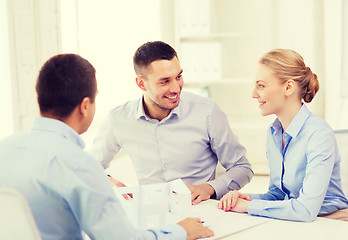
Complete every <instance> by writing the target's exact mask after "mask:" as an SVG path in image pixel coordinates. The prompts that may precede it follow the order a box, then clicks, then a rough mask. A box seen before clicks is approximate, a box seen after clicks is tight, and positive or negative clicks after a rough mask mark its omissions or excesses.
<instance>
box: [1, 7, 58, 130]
mask: <svg viewBox="0 0 348 240" xmlns="http://www.w3.org/2000/svg"><path fill="white" fill-rule="evenodd" d="M7 3H8V28H9V54H10V57H11V62H10V63H11V81H12V95H13V112H14V129H15V131H20V130H22V129H26V128H27V127H28V126H29V124H30V122H31V121H32V118H33V116H37V115H38V107H37V103H36V95H35V82H36V77H37V73H38V70H39V69H40V67H41V65H42V64H43V62H44V61H45V60H46V59H47V58H48V57H50V56H52V55H54V54H56V53H58V52H59V49H60V32H59V27H58V22H59V9H58V0H12V1H7ZM2 24H3V23H2Z"/></svg>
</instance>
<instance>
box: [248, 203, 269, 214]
mask: <svg viewBox="0 0 348 240" xmlns="http://www.w3.org/2000/svg"><path fill="white" fill-rule="evenodd" d="M264 202H265V201H264V200H257V199H255V200H251V201H250V203H249V205H248V207H247V211H248V213H249V214H251V215H256V216H263V215H262V212H263V208H264V206H265V204H264Z"/></svg>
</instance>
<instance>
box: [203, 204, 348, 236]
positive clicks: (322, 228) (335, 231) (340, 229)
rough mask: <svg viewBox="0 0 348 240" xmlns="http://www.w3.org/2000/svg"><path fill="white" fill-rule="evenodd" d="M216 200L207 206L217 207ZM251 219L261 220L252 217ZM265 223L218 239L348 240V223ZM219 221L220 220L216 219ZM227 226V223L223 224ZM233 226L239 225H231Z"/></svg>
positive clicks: (328, 221)
mask: <svg viewBox="0 0 348 240" xmlns="http://www.w3.org/2000/svg"><path fill="white" fill-rule="evenodd" d="M216 202H217V201H215V200H208V201H206V203H204V204H205V205H206V204H208V205H211V206H215V205H216ZM250 217H251V218H260V217H252V216H250ZM267 220H268V221H265V222H263V223H260V224H257V225H254V226H251V227H250V228H247V229H243V230H241V231H238V232H235V233H232V234H231V235H228V236H225V237H222V238H218V239H223V240H229V239H238V240H243V239H248V240H251V239H267V240H273V239H274V240H279V239H281V240H287V239H289V240H290V239H291V240H295V239H296V240H298V239H306V240H307V239H308V240H321V239H322V240H328V239H329V240H331V239H332V240H336V239H348V222H343V221H338V220H331V219H327V218H317V219H316V220H315V221H314V222H309V223H307V222H294V221H285V220H277V219H269V218H267ZM216 221H219V219H216ZM221 224H224V225H226V223H221ZM230 224H231V226H232V225H233V224H239V223H238V222H237V223H233V222H231V223H230Z"/></svg>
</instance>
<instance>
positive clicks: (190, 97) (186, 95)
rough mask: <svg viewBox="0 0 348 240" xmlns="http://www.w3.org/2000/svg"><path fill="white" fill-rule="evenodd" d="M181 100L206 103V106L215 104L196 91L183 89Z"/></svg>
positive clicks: (190, 102)
mask: <svg viewBox="0 0 348 240" xmlns="http://www.w3.org/2000/svg"><path fill="white" fill-rule="evenodd" d="M181 100H182V101H183V102H184V103H185V104H198V105H201V104H203V105H206V106H213V105H215V102H214V101H213V100H212V99H210V98H208V97H203V96H200V95H198V94H195V93H191V92H187V91H183V92H182V93H181Z"/></svg>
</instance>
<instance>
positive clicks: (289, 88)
mask: <svg viewBox="0 0 348 240" xmlns="http://www.w3.org/2000/svg"><path fill="white" fill-rule="evenodd" d="M294 91H295V81H294V80H292V79H290V80H288V81H286V83H285V95H286V96H288V97H289V96H290V95H292V94H293V92H294Z"/></svg>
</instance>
